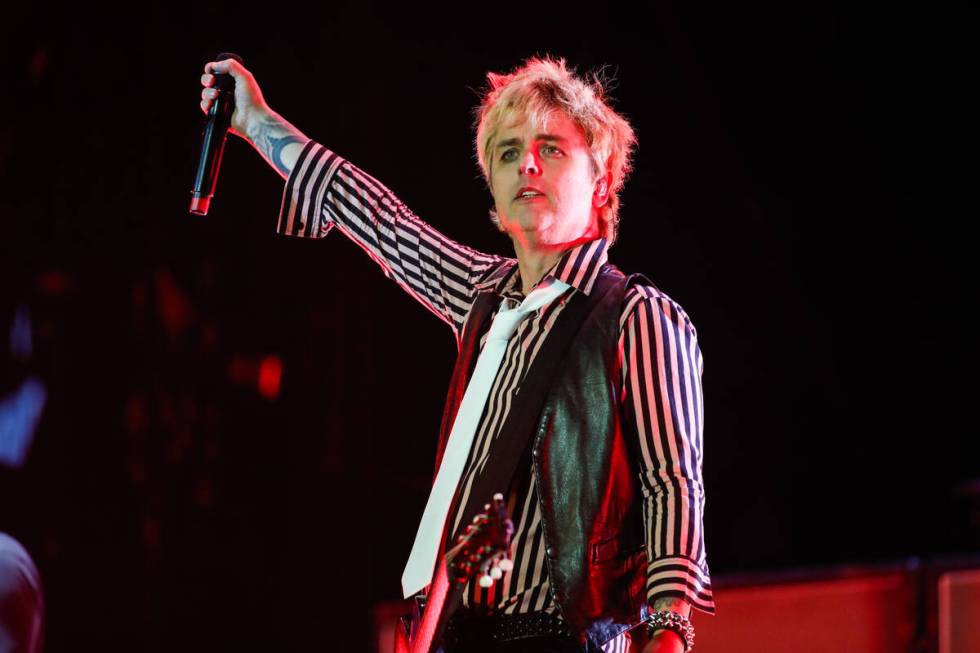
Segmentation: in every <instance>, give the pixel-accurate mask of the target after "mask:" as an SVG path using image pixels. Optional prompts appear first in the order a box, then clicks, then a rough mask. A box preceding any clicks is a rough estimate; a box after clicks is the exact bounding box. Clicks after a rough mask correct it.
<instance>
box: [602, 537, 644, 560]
mask: <svg viewBox="0 0 980 653" xmlns="http://www.w3.org/2000/svg"><path fill="white" fill-rule="evenodd" d="M620 540H621V536H615V537H610V538H609V539H606V540H602V541H601V542H596V543H594V544H592V545H590V546H589V562H591V563H592V564H594V565H600V564H602V563H604V562H610V561H612V560H623V559H624V558H627V557H629V556H631V555H633V554H634V553H636V552H637V551H639V550H641V549H642V548H643V544H642V543H641V544H640V545H639V546H638V547H637V546H627V547H626V550H625V551H624V550H623V545H622V542H621V541H620Z"/></svg>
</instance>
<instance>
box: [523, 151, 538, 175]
mask: <svg viewBox="0 0 980 653" xmlns="http://www.w3.org/2000/svg"><path fill="white" fill-rule="evenodd" d="M539 172H541V168H540V167H539V166H538V161H537V159H535V158H534V152H533V151H528V153H527V154H525V155H524V160H523V161H521V174H522V175H536V174H538V173H539Z"/></svg>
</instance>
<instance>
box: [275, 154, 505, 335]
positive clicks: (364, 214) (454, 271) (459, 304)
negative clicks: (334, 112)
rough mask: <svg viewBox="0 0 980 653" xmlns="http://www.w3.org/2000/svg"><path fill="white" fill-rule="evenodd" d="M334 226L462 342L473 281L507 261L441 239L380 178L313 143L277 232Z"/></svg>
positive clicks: (320, 231) (314, 231)
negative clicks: (444, 323) (441, 321)
mask: <svg viewBox="0 0 980 653" xmlns="http://www.w3.org/2000/svg"><path fill="white" fill-rule="evenodd" d="M334 227H336V228H337V229H339V230H340V231H341V232H342V233H344V234H345V235H346V236H348V237H349V238H350V239H351V240H353V241H354V242H355V243H357V244H358V245H359V246H360V247H361V248H362V249H363V250H364V251H365V252H366V253H367V254H368V256H370V257H371V258H372V259H373V260H374V261H375V262H376V263H377V264H378V265H379V266H381V269H382V271H383V272H384V274H385V276H387V277H388V278H390V279H392V280H394V281H395V283H397V284H398V285H399V286H401V287H402V289H404V290H405V291H406V292H407V293H408V294H409V295H411V296H412V297H414V298H415V299H416V300H418V301H419V302H420V303H421V304H422V305H423V306H425V307H426V308H428V309H429V310H430V311H432V312H433V313H435V314H436V315H437V316H438V317H439V318H441V319H442V320H444V321H445V322H446V323H447V324H449V325H450V327H452V329H453V331H454V332H455V334H456V336H457V339H458V338H459V334H460V333H461V332H462V327H463V322H464V321H465V319H466V315H467V313H468V312H469V309H470V306H471V305H472V303H473V299H474V295H475V291H474V288H473V284H474V283H476V282H478V281H480V280H481V279H483V278H484V277H486V275H487V274H488V273H489V272H490V271H491V270H492V269H494V268H495V267H496V266H497V265H498V264H499V263H500V262H501V261H502V260H503V259H502V257H500V256H495V255H492V254H484V253H482V252H479V251H476V250H474V249H472V248H470V247H467V246H465V245H461V244H459V243H457V242H456V241H454V240H452V239H450V238H448V237H446V236H444V235H443V234H442V233H440V232H439V231H437V230H436V229H434V228H433V227H432V226H430V225H428V224H427V223H425V222H423V221H422V220H421V219H419V218H418V217H417V216H416V215H415V214H414V213H412V211H411V210H409V209H408V207H406V206H405V204H404V203H402V201H401V200H400V199H398V197H396V196H395V194H394V193H392V192H391V191H390V190H388V188H386V187H385V186H384V185H383V184H382V183H381V182H379V181H378V180H377V179H375V178H373V177H371V176H370V175H369V174H367V173H366V172H364V171H363V170H361V169H359V168H358V167H356V166H354V165H353V164H352V163H350V162H349V161H347V160H345V159H343V158H342V157H340V156H338V155H337V154H336V153H335V152H332V151H330V150H329V149H327V148H326V147H324V146H322V145H320V144H319V143H316V142H314V141H312V140H311V141H310V142H309V143H307V144H306V146H304V148H303V151H302V152H301V153H300V156H299V159H298V160H297V162H296V165H295V166H294V167H293V170H292V172H291V173H290V175H289V178H288V179H287V180H286V186H285V189H284V190H283V197H282V205H281V207H280V210H279V223H278V227H277V231H278V233H280V234H285V235H290V236H299V237H304V238H323V237H324V236H326V235H327V234H328V233H329V232H330V230H331V229H333V228H334Z"/></svg>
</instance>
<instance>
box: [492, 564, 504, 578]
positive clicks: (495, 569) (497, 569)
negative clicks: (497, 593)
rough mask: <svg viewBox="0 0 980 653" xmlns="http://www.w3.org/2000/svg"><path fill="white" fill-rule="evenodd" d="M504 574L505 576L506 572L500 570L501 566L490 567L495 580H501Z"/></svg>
mask: <svg viewBox="0 0 980 653" xmlns="http://www.w3.org/2000/svg"><path fill="white" fill-rule="evenodd" d="M503 576H504V572H502V571H500V567H499V566H497V567H491V568H490V578H492V579H494V580H500V579H501V578H503Z"/></svg>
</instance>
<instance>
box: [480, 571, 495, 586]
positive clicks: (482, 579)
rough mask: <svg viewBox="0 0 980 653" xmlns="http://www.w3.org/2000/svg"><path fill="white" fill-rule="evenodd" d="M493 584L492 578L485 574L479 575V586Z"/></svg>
mask: <svg viewBox="0 0 980 653" xmlns="http://www.w3.org/2000/svg"><path fill="white" fill-rule="evenodd" d="M492 585H493V578H492V577H491V576H489V575H487V574H484V575H482V576H480V587H482V588H484V589H486V588H487V587H490V586H492Z"/></svg>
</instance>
